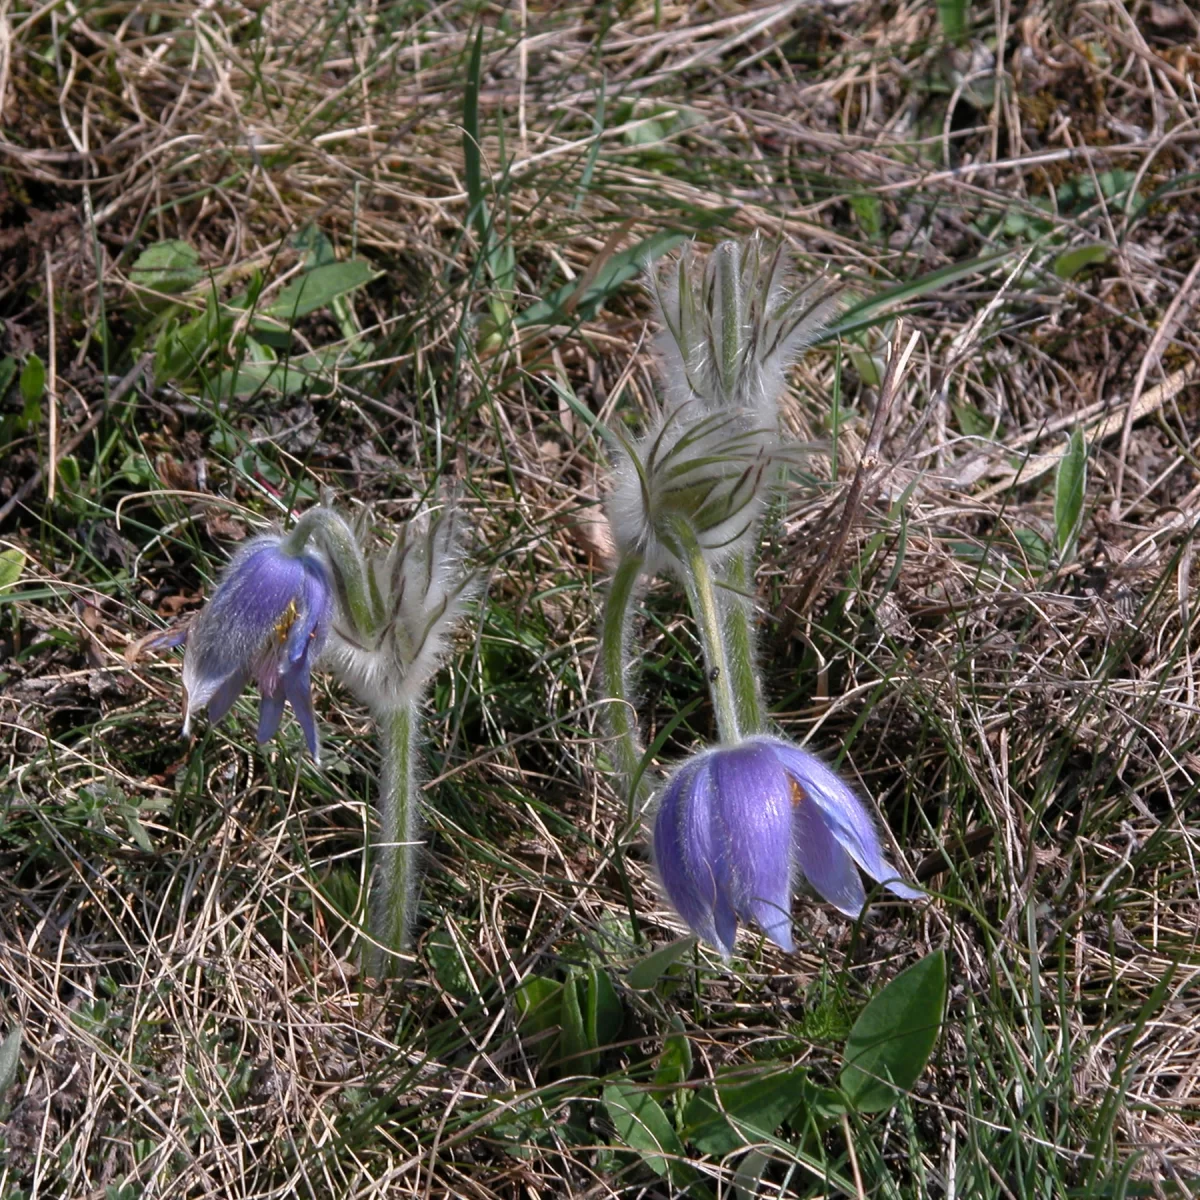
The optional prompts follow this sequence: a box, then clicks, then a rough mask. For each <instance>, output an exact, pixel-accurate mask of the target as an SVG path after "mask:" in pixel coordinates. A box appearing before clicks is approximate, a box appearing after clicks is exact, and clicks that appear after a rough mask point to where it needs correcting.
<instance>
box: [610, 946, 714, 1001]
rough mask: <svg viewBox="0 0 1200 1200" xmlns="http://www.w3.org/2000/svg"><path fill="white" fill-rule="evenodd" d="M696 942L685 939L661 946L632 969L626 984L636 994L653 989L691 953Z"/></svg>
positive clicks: (626, 977) (627, 976) (626, 978)
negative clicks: (672, 968)
mask: <svg viewBox="0 0 1200 1200" xmlns="http://www.w3.org/2000/svg"><path fill="white" fill-rule="evenodd" d="M696 940H697V939H696V938H694V937H685V938H680V939H679V941H677V942H669V943H668V944H667V945H665V946H660V947H659V948H658V949H657V950H654V951H652V952H651V953H649V954H647V955H646V957H645V958H643V959H640V960H639V961H638V962H636V963H634V964H633V966H632V967H630V969H629V974H628V975H626V976H625V982H626V983H627V984H628V985H629V986H630V987H631V988H633V990H634V991H635V992H644V991H645V990H646V989H647V988H652V987H653V986H654V985H655V984H656V983H657V982H658V981H659V980H660V979H661V978H662V977H663V975H665V974H666V972H667V971H669V970H670V969H671V967H672V966H674V965H675V963H677V962H678V961H679V960H680V959H681V958H682V957H683V956H684V955H685V954H687V953H689V952H690V951H691V949H692V947H693V946H695V944H696Z"/></svg>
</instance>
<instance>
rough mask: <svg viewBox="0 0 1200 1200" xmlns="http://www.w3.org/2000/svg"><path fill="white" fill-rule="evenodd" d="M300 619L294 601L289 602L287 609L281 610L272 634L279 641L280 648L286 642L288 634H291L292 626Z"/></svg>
mask: <svg viewBox="0 0 1200 1200" xmlns="http://www.w3.org/2000/svg"><path fill="white" fill-rule="evenodd" d="M299 618H300V610H299V609H298V608H297V607H296V601H295V600H289V601H288V605H287V608H285V609H284V610H283V613H282V614H281V616H280V618H279V620H278V621H276V622H275V629H274V633H275V636H276V637H277V638H278V639H279V644H280V645H281V646H282V645H283V643H284V642H286V641H287V637H288V634H289V633H290V632H291V629H292V626H293V625H295V623H296V622H297V621H298V620H299Z"/></svg>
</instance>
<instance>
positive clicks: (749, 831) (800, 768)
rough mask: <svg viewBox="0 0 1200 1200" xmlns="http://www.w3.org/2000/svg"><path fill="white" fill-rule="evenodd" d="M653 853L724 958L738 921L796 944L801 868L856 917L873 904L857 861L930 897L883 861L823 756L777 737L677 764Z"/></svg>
mask: <svg viewBox="0 0 1200 1200" xmlns="http://www.w3.org/2000/svg"><path fill="white" fill-rule="evenodd" d="M654 858H655V862H656V863H657V866H658V872H659V876H660V878H661V879H662V883H663V887H664V888H665V889H666V893H667V896H668V898H669V899H670V901H671V903H672V904H673V905H674V906H675V908H676V909H677V910H678V912H679V914H680V916H682V917H683V919H684V920H685V921H686V922H687V923H688V925H689V926H691V928H692V929H693V930H694V931H695V932H696V933H697V934H699V935H700V936H701V937H702V938H704V939H706V940H707V941H709V942H712V943H713V944H714V945H716V946H718V947H719V948H720V950H721V952H722V953H723V954H725V955H726V956H728V955H730V954H732V953H733V943H734V938H735V937H736V935H737V927H738V921H739V920H742V921H754V922H756V923H757V924H758V925H759V926H760V927H761V928H762V930H763V932H764V933H766V935H767V936H768V937H769V938H770V939H771V940H772V941H773V942H774V943H775V944H776V945H777V946H779V947H780V948H781V949H783V950H787V951H790V950H791V949H792V948H793V943H792V918H791V898H792V891H793V886H794V884H795V882H796V879H797V875H802V876H803V877H804V878H806V879H807V880H808V882H809V883H810V884H811V885H812V887H813V888H814V889H815V890H816V891H817V892H818V893H819V894H820V895H821V896H823V897H824V898H825V899H826V900H827V901H828V902H829V903H831V904H832V905H834V907H836V908H837V909H839V910H840V911H841V912H843V913H845V914H846V915H848V916H852V917H857V916H858V915H859V914H860V913H861V912H862V910H863V907H864V905H865V904H866V893H865V891H864V889H863V884H862V880H861V878H860V877H859V874H858V868H862V870H863V871H864V872H866V874H867V875H869V876H870V877H871V878H872V879H873V880H875V881H876V882H877V883H882V884H883V885H884V886H885V887H887V888H888V890H889V891H891V892H893V893H894V894H895V895H897V896H901V897H903V898H904V899H910V900H912V899H919V898H920V897H921V896H922V895H923V893H922V892H920V891H918V890H917V889H916V888H913V887H910V886H908V885H907V884H906V883H904V882H903V881H902V880H901V879H900V878H899V876H898V874H897V872H896V870H895V869H894V868H893V867H892V866H891V864H890V863H889V862H888V861H887V860H886V859H885V858H884V856H883V849H882V846H881V844H880V840H879V834H878V833H877V832H876V830H875V826H874V824H873V823H872V821H871V818H870V816H869V815H868V813H867V811H866V809H865V808H864V807H863V805H862V802H861V801H860V800H859V799H858V798H857V797H856V796H855V795H854V793H853V792H852V791H851V790H850V788H849V787H847V786H846V784H844V783H843V782H842V781H841V779H839V778H838V776H837V775H836V774H835V773H834V772H833V771H831V770H830V769H829V768H828V767H827V766H826V765H825V764H824V763H823V762H821V760H820V759H818V758H815V757H814V756H813V755H811V754H809V753H807V752H806V751H804V750H801V749H799V748H798V747H796V746H793V745H791V744H789V743H788V742H785V741H782V740H781V739H779V738H773V737H758V738H752V739H750V740H748V741H745V742H741V743H739V744H737V745H734V746H724V747H719V748H717V749H713V750H707V751H705V752H703V753H701V754H698V755H696V756H695V757H694V758H692V759H689V760H688V761H687V762H686V763H685V764H684V765H683V766H682V767H680V768H679V769H678V770H677V771H676V773H675V774H674V776H672V778H671V779H670V781H669V782H668V783H667V786H666V790H665V792H664V793H663V798H662V802H661V804H660V805H659V809H658V813H657V815H656V817H655V822H654ZM856 864H857V865H856Z"/></svg>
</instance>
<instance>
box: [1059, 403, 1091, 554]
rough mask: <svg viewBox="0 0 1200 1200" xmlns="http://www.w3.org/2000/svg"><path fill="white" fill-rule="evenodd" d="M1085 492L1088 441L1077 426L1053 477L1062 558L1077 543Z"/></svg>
mask: <svg viewBox="0 0 1200 1200" xmlns="http://www.w3.org/2000/svg"><path fill="white" fill-rule="evenodd" d="M1086 491H1087V442H1086V441H1085V440H1084V437H1083V430H1082V429H1080V428H1079V426H1078V425H1076V426H1075V428H1074V430H1072V432H1071V438H1070V440H1069V441H1068V442H1067V449H1066V453H1064V454H1063V456H1062V458H1061V459H1059V463H1058V470H1057V472H1056V473H1055V476H1054V544H1055V548H1056V549H1057V550H1058V555H1059V558H1065V557H1066V556H1067V552H1068V551H1069V550H1070V548H1071V546H1072V545H1073V544H1074V542H1075V536H1076V534H1078V532H1079V521H1080V518H1081V517H1082V516H1083V499H1084V493H1085V492H1086Z"/></svg>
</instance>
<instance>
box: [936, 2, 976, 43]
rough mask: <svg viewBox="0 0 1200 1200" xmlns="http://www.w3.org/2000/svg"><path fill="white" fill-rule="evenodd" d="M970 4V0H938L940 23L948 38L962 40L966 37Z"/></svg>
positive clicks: (954, 40) (955, 40)
mask: <svg viewBox="0 0 1200 1200" xmlns="http://www.w3.org/2000/svg"><path fill="white" fill-rule="evenodd" d="M969 6H970V5H969V0H937V15H938V24H939V25H941V27H942V32H943V33H944V34H945V35H946V37H947V39H948V40H950V41H952V42H962V41H964V40H965V39H966V36H967V26H968V24H969V20H970V18H969V16H968V8H969Z"/></svg>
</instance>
